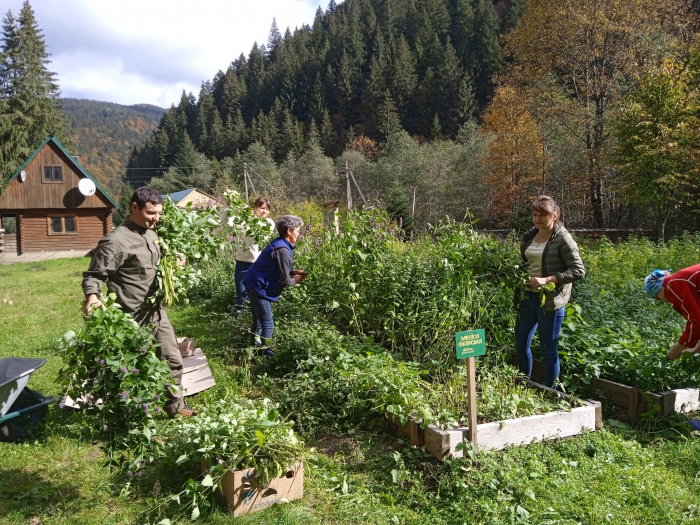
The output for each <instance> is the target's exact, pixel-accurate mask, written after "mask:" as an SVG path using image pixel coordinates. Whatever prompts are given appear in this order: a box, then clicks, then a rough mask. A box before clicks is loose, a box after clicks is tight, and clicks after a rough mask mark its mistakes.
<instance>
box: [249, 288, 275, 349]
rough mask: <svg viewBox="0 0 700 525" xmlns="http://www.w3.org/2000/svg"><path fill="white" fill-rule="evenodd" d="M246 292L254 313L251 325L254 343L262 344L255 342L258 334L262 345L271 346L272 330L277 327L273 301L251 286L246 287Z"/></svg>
mask: <svg viewBox="0 0 700 525" xmlns="http://www.w3.org/2000/svg"><path fill="white" fill-rule="evenodd" d="M246 292H247V293H248V300H249V301H250V311H251V312H252V313H253V323H252V324H251V326H250V331H251V340H252V344H253V345H254V346H260V344H256V342H255V336H256V335H258V336H260V338H261V340H262V341H261V342H262V346H269V347H271V346H272V330H273V329H274V328H275V324H274V322H273V321H272V301H268V300H267V299H264V298H262V297H260V296H259V295H258V294H256V293H255V292H254V291H253V290H251V289H250V288H246Z"/></svg>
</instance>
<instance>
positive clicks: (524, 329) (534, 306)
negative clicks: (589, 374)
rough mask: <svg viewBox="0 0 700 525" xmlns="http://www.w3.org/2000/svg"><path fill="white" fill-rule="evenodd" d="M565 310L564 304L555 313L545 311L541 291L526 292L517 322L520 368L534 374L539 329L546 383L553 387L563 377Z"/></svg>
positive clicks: (527, 373)
mask: <svg viewBox="0 0 700 525" xmlns="http://www.w3.org/2000/svg"><path fill="white" fill-rule="evenodd" d="M565 310H566V308H563V307H562V308H559V309H558V310H555V311H554V312H553V313H551V314H548V313H545V312H544V311H543V310H542V307H541V306H540V294H539V293H538V292H526V294H525V298H524V299H523V301H522V302H521V303H520V308H519V311H518V319H517V321H515V348H516V350H517V351H518V366H519V368H520V371H521V372H522V373H523V374H525V375H526V376H528V377H529V376H530V375H531V374H532V352H531V351H530V344H531V343H532V338H533V337H534V335H535V329H537V333H538V334H539V336H540V348H541V349H542V356H543V357H544V369H545V385H546V386H550V387H551V386H552V385H554V382H555V381H556V380H557V377H559V352H558V349H559V333H560V332H561V325H562V323H563V322H564V314H565Z"/></svg>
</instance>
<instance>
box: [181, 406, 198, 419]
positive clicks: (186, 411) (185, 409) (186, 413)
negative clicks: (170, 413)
mask: <svg viewBox="0 0 700 525" xmlns="http://www.w3.org/2000/svg"><path fill="white" fill-rule="evenodd" d="M177 415H178V416H182V417H194V416H196V415H197V412H195V410H194V408H192V407H191V406H190V405H188V404H187V403H184V404H183V405H182V408H180V410H178V411H177Z"/></svg>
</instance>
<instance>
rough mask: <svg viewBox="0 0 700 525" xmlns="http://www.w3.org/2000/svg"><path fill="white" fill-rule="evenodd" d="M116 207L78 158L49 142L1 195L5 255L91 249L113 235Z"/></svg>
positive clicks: (0, 216)
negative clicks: (113, 219) (113, 213)
mask: <svg viewBox="0 0 700 525" xmlns="http://www.w3.org/2000/svg"><path fill="white" fill-rule="evenodd" d="M116 208H117V203H116V202H115V201H114V200H113V199H112V198H111V197H110V196H109V195H108V194H107V192H106V191H105V190H104V189H103V188H102V187H101V186H100V185H99V184H98V183H97V181H96V180H95V179H93V178H92V177H91V176H90V174H89V173H88V172H87V171H85V169H84V168H83V167H82V166H81V165H80V163H79V162H78V161H77V159H76V158H74V157H73V156H71V155H70V153H68V152H67V151H66V150H65V148H64V147H63V146H62V145H61V144H60V143H59V142H58V141H57V140H56V139H55V138H53V137H48V138H47V139H46V140H44V142H42V143H41V145H39V147H38V148H37V149H36V150H35V151H34V153H32V155H31V156H30V157H29V158H28V159H27V161H26V162H25V163H24V164H22V166H20V167H19V168H18V169H17V171H16V172H15V173H14V174H13V175H12V177H10V180H9V182H8V185H7V187H6V188H5V191H4V192H3V193H2V194H0V228H5V247H6V252H5V253H10V251H12V252H14V251H16V252H17V254H19V255H21V254H22V253H24V252H42V251H63V250H91V249H93V248H94V247H95V246H97V243H98V241H99V240H100V239H101V238H102V237H103V236H104V235H105V234H106V233H107V232H109V231H111V230H112V212H113V211H114V210H115V209H116ZM11 231H13V232H14V233H10V232H11Z"/></svg>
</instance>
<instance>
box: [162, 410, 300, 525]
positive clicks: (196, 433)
mask: <svg viewBox="0 0 700 525" xmlns="http://www.w3.org/2000/svg"><path fill="white" fill-rule="evenodd" d="M293 426H294V423H293V422H291V421H287V420H284V419H283V418H282V417H281V416H280V414H279V412H278V411H277V408H276V406H275V405H274V404H273V403H272V402H271V401H270V400H268V399H262V400H257V401H247V402H243V403H236V402H232V401H230V400H219V401H216V402H214V403H212V404H211V405H209V406H208V407H205V408H203V409H202V410H201V411H200V412H199V413H198V415H197V417H196V418H192V419H188V420H183V421H175V422H173V424H171V425H169V426H168V427H167V428H166V429H165V433H164V436H163V438H164V440H165V442H166V443H167V445H166V449H165V451H166V460H167V461H168V463H169V464H172V465H174V466H179V467H180V468H185V469H188V470H190V471H196V472H200V470H201V465H202V463H204V464H205V465H207V468H206V472H205V473H204V475H201V476H200V475H198V476H194V477H195V478H197V480H195V479H192V478H190V479H189V480H188V481H187V482H186V483H185V487H184V489H183V490H182V491H181V492H180V493H178V494H175V495H172V496H170V497H169V498H167V499H166V500H165V501H163V502H162V503H161V504H159V505H158V506H156V507H154V508H152V509H151V510H150V512H149V514H150V518H151V520H152V519H153V517H154V516H158V518H159V517H162V514H163V513H165V512H167V511H168V507H175V508H174V509H173V511H172V512H171V513H170V514H171V517H172V515H183V514H185V512H186V514H187V516H188V517H189V518H190V519H192V520H194V519H197V518H198V517H199V516H200V513H201V510H200V506H202V507H209V506H211V504H212V502H213V498H214V490H215V489H216V488H218V487H220V483H221V479H222V478H223V476H224V474H225V473H226V472H227V471H229V470H230V471H236V470H245V469H251V468H252V469H255V474H254V477H255V479H256V480H257V481H258V483H259V484H260V485H266V484H267V483H269V482H270V480H272V479H274V478H277V477H280V476H281V475H282V474H283V473H284V472H285V471H286V470H288V469H289V468H291V467H293V466H294V465H295V464H296V463H298V462H300V461H301V460H302V459H303V454H304V448H303V444H302V442H301V441H299V439H298V438H297V437H296V435H295V434H294V431H293V430H292V427H293ZM158 518H155V519H158ZM151 520H149V521H151ZM159 523H170V520H169V519H168V518H165V519H163V520H161V521H160V522H159Z"/></svg>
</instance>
